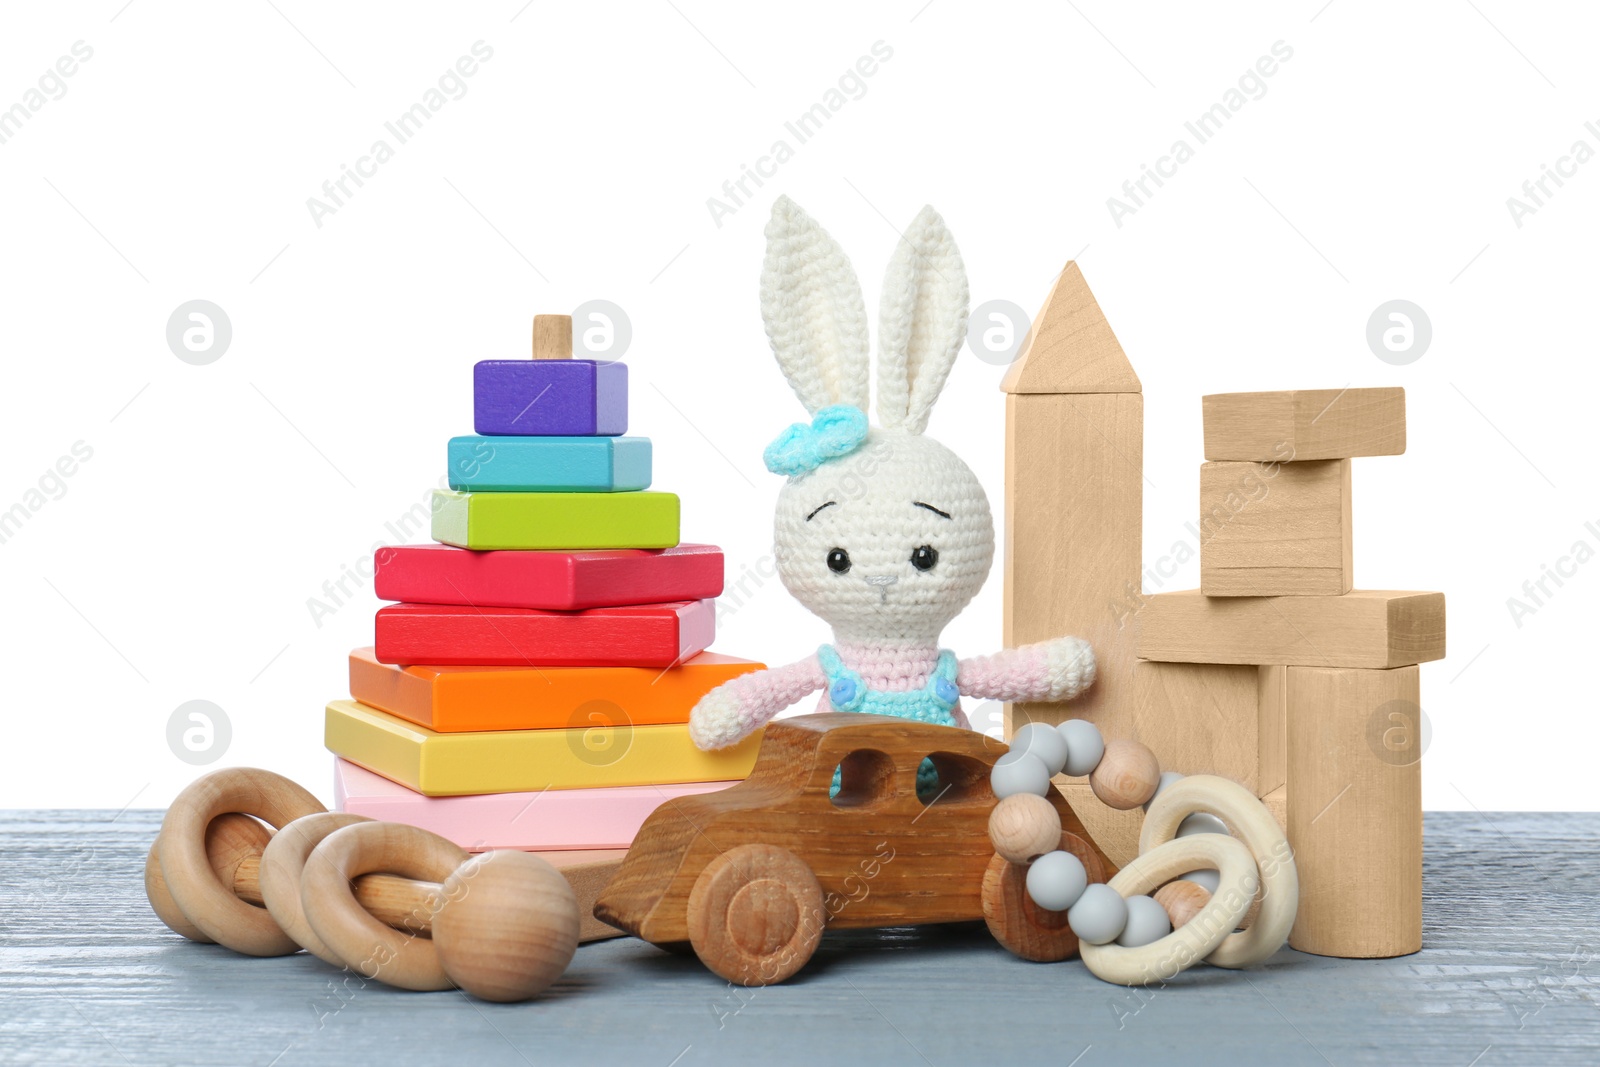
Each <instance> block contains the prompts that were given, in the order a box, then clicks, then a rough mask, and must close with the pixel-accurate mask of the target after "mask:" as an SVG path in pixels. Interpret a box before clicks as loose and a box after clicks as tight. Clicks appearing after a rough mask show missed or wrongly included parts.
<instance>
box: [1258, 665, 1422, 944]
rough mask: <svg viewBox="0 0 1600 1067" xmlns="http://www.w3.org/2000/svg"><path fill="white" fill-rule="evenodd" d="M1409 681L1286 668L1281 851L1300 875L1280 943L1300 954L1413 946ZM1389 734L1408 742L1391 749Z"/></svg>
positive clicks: (1415, 814) (1418, 901)
mask: <svg viewBox="0 0 1600 1067" xmlns="http://www.w3.org/2000/svg"><path fill="white" fill-rule="evenodd" d="M1418 674H1419V672H1418V670H1417V668H1416V667H1414V666H1411V667H1399V668H1396V669H1393V670H1354V669H1349V668H1324V667H1290V668H1288V671H1287V687H1286V696H1287V706H1288V723H1289V746H1288V747H1289V775H1288V777H1289V781H1288V783H1287V786H1286V788H1287V794H1288V822H1289V844H1290V846H1291V847H1292V848H1293V849H1294V854H1295V864H1296V865H1297V867H1298V869H1299V874H1300V909H1299V913H1298V915H1297V917H1296V920H1295V925H1294V932H1293V933H1292V934H1290V937H1289V943H1290V944H1291V945H1292V946H1294V947H1295V948H1297V949H1299V950H1300V951H1302V952H1314V953H1316V954H1318V955H1321V956H1341V957H1348V958H1369V957H1383V956H1403V955H1406V954H1407V953H1411V952H1416V951H1417V950H1418V949H1420V948H1421V947H1422V775H1421V759H1420V757H1421V737H1420V730H1419V727H1420V722H1419V721H1418V720H1419V717H1420V706H1419V704H1418V700H1419V697H1420V687H1419V679H1418ZM1396 730H1398V731H1402V732H1403V733H1404V734H1405V735H1406V737H1408V738H1409V743H1408V744H1401V745H1394V744H1392V743H1390V740H1391V739H1392V738H1393V737H1394V736H1395V735H1394V731H1396ZM1386 735H1387V736H1386Z"/></svg>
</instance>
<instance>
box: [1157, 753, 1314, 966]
mask: <svg viewBox="0 0 1600 1067" xmlns="http://www.w3.org/2000/svg"><path fill="white" fill-rule="evenodd" d="M1200 811H1203V812H1208V813H1210V814H1212V815H1215V816H1216V817H1217V818H1219V819H1221V820H1222V821H1223V822H1225V823H1227V825H1228V830H1229V831H1230V832H1231V833H1232V835H1233V836H1234V837H1236V838H1238V839H1239V840H1240V841H1242V842H1243V843H1244V844H1245V846H1246V847H1247V848H1248V849H1249V850H1250V852H1251V854H1252V856H1253V857H1254V859H1255V863H1256V867H1257V868H1258V871H1259V875H1260V884H1261V913H1260V914H1259V915H1257V916H1256V919H1255V921H1254V922H1253V923H1251V924H1250V927H1249V928H1248V929H1246V930H1243V931H1241V932H1239V933H1236V934H1231V935H1230V936H1229V937H1228V938H1227V939H1226V940H1225V941H1223V942H1222V944H1221V945H1220V947H1218V949H1217V950H1216V951H1215V952H1213V953H1211V954H1210V955H1209V956H1207V957H1206V962H1207V963H1210V964H1213V965H1214V966H1217V967H1252V966H1254V965H1255V964H1258V963H1261V962H1262V961H1264V960H1266V959H1267V958H1268V957H1270V956H1271V955H1272V954H1273V953H1274V952H1277V951H1278V949H1279V948H1281V947H1282V946H1283V943H1284V941H1285V940H1287V939H1288V937H1289V929H1290V927H1292V926H1293V925H1294V918H1295V912H1296V910H1297V909H1298V908H1299V906H1300V876H1299V874H1298V872H1297V871H1296V870H1295V865H1294V862H1293V860H1294V854H1293V852H1292V851H1291V850H1290V848H1289V842H1288V839H1287V838H1285V837H1284V835H1283V831H1282V830H1281V829H1279V827H1278V824H1277V822H1275V821H1274V820H1273V818H1272V816H1271V815H1270V814H1268V813H1267V809H1266V808H1265V807H1263V806H1262V804H1261V802H1260V801H1259V800H1257V799H1256V798H1255V797H1253V796H1251V795H1250V792H1249V790H1247V789H1245V788H1244V787H1243V786H1241V785H1239V784H1238V783H1237V782H1232V781H1229V780H1228V779H1226V778H1219V777H1217V776H1216V775H1211V774H1197V775H1192V776H1190V777H1187V778H1183V779H1181V780H1180V781H1177V782H1175V783H1173V784H1172V785H1170V786H1168V787H1167V788H1166V789H1163V790H1162V791H1161V792H1160V794H1158V795H1157V796H1156V799H1155V801H1154V802H1152V803H1151V805H1150V811H1149V812H1148V813H1147V814H1146V815H1145V817H1144V829H1143V830H1142V831H1140V834H1139V851H1140V852H1141V853H1143V852H1149V851H1153V850H1154V849H1156V848H1159V847H1160V846H1161V845H1162V844H1163V843H1165V842H1168V841H1171V840H1173V835H1174V834H1176V833H1177V832H1178V824H1179V823H1181V822H1183V820H1184V819H1186V818H1188V817H1189V816H1190V815H1193V814H1194V813H1195V812H1200ZM1196 836H1202V835H1196ZM1178 840H1187V839H1186V838H1179V839H1178ZM1193 869H1194V868H1191V870H1193ZM1178 873H1179V874H1187V873H1188V872H1187V871H1180V872H1178ZM1150 888H1152V889H1153V888H1155V887H1154V886H1152V887H1150ZM1218 888H1219V891H1220V889H1221V887H1220V886H1219V887H1218ZM1141 892H1142V890H1141ZM1202 914H1204V913H1202ZM1230 929H1231V927H1230Z"/></svg>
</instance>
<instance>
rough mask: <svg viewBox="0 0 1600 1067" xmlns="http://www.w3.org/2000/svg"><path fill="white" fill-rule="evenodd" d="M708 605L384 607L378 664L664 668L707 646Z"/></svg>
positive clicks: (712, 611) (711, 607)
mask: <svg viewBox="0 0 1600 1067" xmlns="http://www.w3.org/2000/svg"><path fill="white" fill-rule="evenodd" d="M716 617H717V612H716V605H715V604H714V603H713V602H712V601H710V600H685V601H679V602H678V603H675V604H639V605H633V606H623V607H614V608H588V609H586V610H584V611H538V610H536V609H533V608H480V607H470V606H469V607H462V606H459V605H455V604H391V605H389V606H388V607H385V608H379V609H378V615H377V619H376V620H375V625H374V631H375V636H376V645H375V652H374V654H375V656H376V657H377V659H378V662H380V663H402V664H413V663H424V664H437V665H445V666H451V665H467V666H472V665H476V666H485V667H500V666H510V667H671V666H673V665H674V664H678V663H682V662H683V661H684V660H686V659H688V658H689V657H691V656H694V655H696V654H698V653H700V652H703V651H705V649H706V648H707V647H708V646H709V645H710V644H711V642H712V640H713V639H714V638H715V637H716Z"/></svg>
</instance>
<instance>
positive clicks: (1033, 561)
mask: <svg viewBox="0 0 1600 1067" xmlns="http://www.w3.org/2000/svg"><path fill="white" fill-rule="evenodd" d="M1000 387H1001V389H1002V390H1004V391H1005V392H1006V393H1007V394H1008V395H1007V397H1006V529H1005V608H1004V613H1005V642H1006V644H1007V645H1017V644H1025V643H1027V642H1030V641H1042V640H1044V639H1046V638H1050V637H1060V636H1062V635H1064V634H1073V635H1076V636H1078V637H1082V638H1084V639H1085V640H1087V641H1088V642H1089V643H1090V645H1091V646H1093V648H1094V654H1095V660H1096V667H1097V669H1096V679H1095V683H1094V685H1093V686H1092V687H1091V688H1090V689H1089V691H1088V692H1087V693H1085V694H1084V695H1083V696H1082V697H1080V698H1078V699H1076V700H1074V701H1072V702H1070V703H1066V704H1018V705H1008V706H1007V709H1006V724H1007V736H1009V735H1010V733H1011V732H1012V731H1014V730H1015V728H1016V727H1017V726H1020V725H1022V724H1023V723H1024V722H1030V721H1040V722H1049V723H1057V722H1061V721H1062V720H1064V719H1071V718H1084V719H1089V720H1091V721H1093V722H1094V723H1095V724H1096V725H1098V726H1099V727H1100V729H1101V730H1102V731H1103V732H1104V733H1105V736H1106V737H1108V738H1116V737H1128V738H1134V737H1137V734H1136V727H1135V725H1134V720H1133V711H1134V708H1135V707H1136V702H1135V699H1134V682H1133V672H1134V661H1135V659H1136V655H1135V652H1134V646H1135V643H1136V630H1135V624H1136V621H1137V613H1138V608H1139V603H1140V599H1141V594H1140V572H1141V570H1142V568H1143V563H1142V560H1141V558H1140V535H1141V523H1142V520H1143V509H1144V495H1143V486H1144V397H1143V396H1142V395H1141V393H1140V386H1139V377H1138V375H1137V374H1135V373H1134V370H1133V367H1132V365H1131V364H1130V363H1129V362H1128V358H1127V356H1126V355H1124V354H1123V351H1122V346H1121V345H1120V344H1119V343H1118V342H1117V338H1116V335H1115V334H1113V333H1112V332H1111V327H1110V325H1109V324H1108V323H1107V322H1106V319H1105V315H1104V314H1102V313H1101V311H1100V306H1099V304H1098V303H1096V301H1095V298H1094V295H1093V294H1092V293H1091V292H1090V291H1089V287H1088V285H1087V284H1086V283H1085V282H1084V280H1083V274H1082V272H1080V271H1079V270H1078V267H1077V264H1075V263H1068V264H1067V265H1066V267H1065V268H1063V270H1062V271H1061V274H1060V275H1059V276H1058V277H1057V279H1056V282H1055V286H1054V287H1053V288H1052V289H1051V291H1050V295H1049V296H1048V297H1047V298H1046V300H1045V304H1044V307H1043V308H1042V309H1041V310H1040V312H1039V314H1038V315H1037V316H1036V317H1035V319H1034V323H1033V328H1032V329H1031V330H1030V331H1029V335H1028V338H1027V340H1026V341H1025V342H1024V345H1023V349H1022V352H1021V353H1020V355H1019V357H1018V359H1017V361H1016V362H1015V363H1013V364H1012V365H1011V367H1010V369H1009V370H1008V371H1007V372H1006V376H1005V378H1004V380H1003V381H1002V382H1001V386H1000ZM1056 782H1057V784H1058V785H1059V786H1061V787H1062V788H1063V789H1064V790H1065V791H1066V794H1067V797H1068V799H1069V801H1070V802H1071V803H1072V806H1073V808H1074V810H1076V811H1077V812H1078V813H1079V816H1080V817H1081V818H1082V819H1083V820H1084V825H1085V827H1086V828H1087V829H1088V831H1089V833H1090V835H1091V836H1092V837H1094V838H1095V840H1096V841H1097V842H1100V843H1101V844H1102V847H1107V846H1111V845H1113V844H1114V842H1116V841H1117V840H1119V839H1120V837H1121V836H1125V830H1124V831H1122V832H1121V833H1120V834H1119V832H1118V829H1117V828H1118V827H1119V826H1123V825H1124V824H1126V822H1127V821H1128V818H1129V817H1128V813H1125V812H1118V811H1112V810H1111V809H1109V808H1107V807H1106V806H1105V805H1104V804H1102V803H1100V802H1099V801H1098V800H1096V799H1094V797H1093V796H1092V795H1090V793H1089V789H1088V785H1087V784H1086V783H1084V782H1081V781H1074V780H1072V779H1067V778H1058V779H1056ZM1079 786H1081V787H1082V788H1081V789H1080V788H1078V787H1079ZM1137 814H1138V813H1137V812H1135V813H1134V815H1135V816H1137ZM1133 832H1134V836H1135V840H1136V839H1137V834H1138V821H1137V818H1135V819H1134V820H1133Z"/></svg>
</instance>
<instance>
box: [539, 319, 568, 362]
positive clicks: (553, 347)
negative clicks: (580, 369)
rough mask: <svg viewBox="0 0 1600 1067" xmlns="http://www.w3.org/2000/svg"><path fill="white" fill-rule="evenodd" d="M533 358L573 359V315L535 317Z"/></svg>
mask: <svg viewBox="0 0 1600 1067" xmlns="http://www.w3.org/2000/svg"><path fill="white" fill-rule="evenodd" d="M533 358H534V359H571V358H572V316H571V315H535V316H534V317H533Z"/></svg>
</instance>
